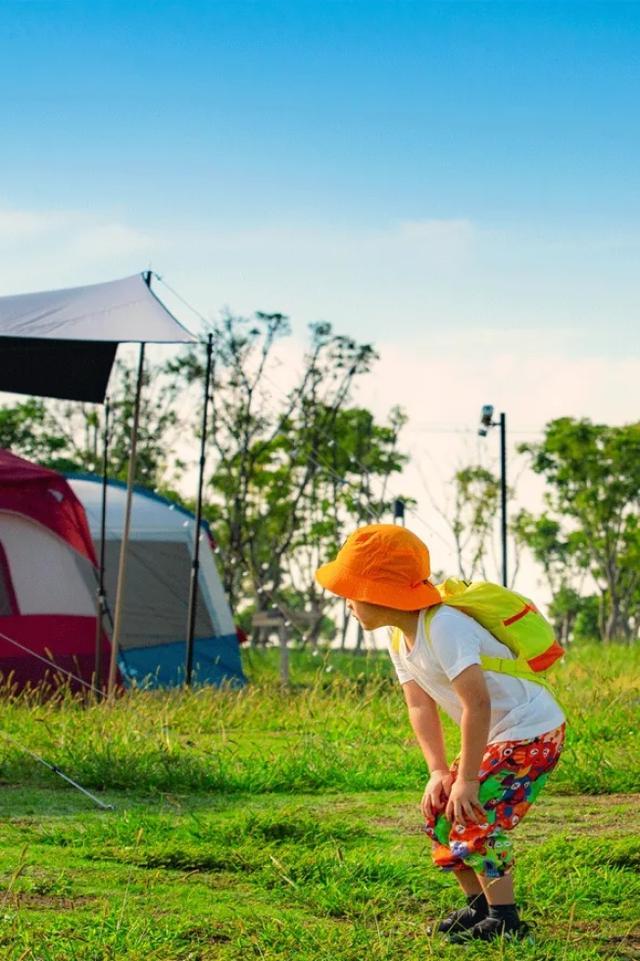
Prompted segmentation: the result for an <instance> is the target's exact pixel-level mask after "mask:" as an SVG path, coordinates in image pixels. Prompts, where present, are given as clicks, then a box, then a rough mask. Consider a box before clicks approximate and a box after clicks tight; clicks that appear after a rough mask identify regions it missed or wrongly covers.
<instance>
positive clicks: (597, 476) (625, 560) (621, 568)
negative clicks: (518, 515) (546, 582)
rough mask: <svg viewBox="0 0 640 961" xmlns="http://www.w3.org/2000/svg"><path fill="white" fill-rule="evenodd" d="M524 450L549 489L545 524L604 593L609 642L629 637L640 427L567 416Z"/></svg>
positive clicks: (638, 541) (635, 574)
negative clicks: (595, 422)
mask: <svg viewBox="0 0 640 961" xmlns="http://www.w3.org/2000/svg"><path fill="white" fill-rule="evenodd" d="M520 450H521V451H524V452H526V453H528V454H529V455H530V457H531V464H532V467H533V470H534V471H535V472H536V473H538V474H540V475H542V476H543V477H544V478H545V480H546V482H547V492H546V494H545V502H546V504H547V507H548V511H547V514H548V515H549V517H550V521H549V518H548V519H547V523H551V525H556V527H555V533H554V534H553V536H554V537H556V540H557V543H558V544H564V545H565V548H563V550H566V558H567V560H568V559H569V558H570V559H571V560H572V561H573V562H575V564H577V565H578V567H580V568H582V569H583V570H585V571H589V572H590V574H591V575H592V576H593V579H594V581H595V583H596V584H597V586H598V587H599V589H600V593H601V598H602V602H601V611H600V631H601V636H602V638H603V640H605V641H610V640H612V639H613V638H615V637H630V635H631V621H632V618H633V617H635V616H636V614H637V610H638V606H637V605H638V593H639V591H640V566H639V564H638V560H639V559H640V535H639V527H638V516H639V507H640V504H639V497H640V424H629V425H626V426H623V427H610V426H608V425H605V424H593V423H592V422H591V421H590V420H587V419H582V420H575V419H573V418H570V417H563V418H559V419H557V420H554V421H551V422H550V423H549V424H547V426H546V429H545V436H544V439H543V440H542V441H541V442H540V443H538V444H523V445H521V447H520ZM539 520H540V519H539ZM541 543H542V542H541ZM540 550H542V546H541V547H540Z"/></svg>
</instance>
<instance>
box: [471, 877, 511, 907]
mask: <svg viewBox="0 0 640 961" xmlns="http://www.w3.org/2000/svg"><path fill="white" fill-rule="evenodd" d="M476 880H477V882H478V884H480V885H482V890H483V891H484V896H485V898H486V899H487V901H488V902H489V904H491V905H494V904H514V902H515V894H514V891H513V870H511V871H509V872H508V873H507V874H504V875H503V876H502V877H501V878H488V877H487V876H486V874H479V875H478V876H477V878H476Z"/></svg>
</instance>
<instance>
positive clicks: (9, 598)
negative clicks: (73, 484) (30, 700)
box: [0, 450, 120, 689]
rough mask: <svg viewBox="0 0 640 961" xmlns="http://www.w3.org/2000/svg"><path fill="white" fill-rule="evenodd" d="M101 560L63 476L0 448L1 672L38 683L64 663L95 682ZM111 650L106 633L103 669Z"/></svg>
mask: <svg viewBox="0 0 640 961" xmlns="http://www.w3.org/2000/svg"><path fill="white" fill-rule="evenodd" d="M96 567H97V561H96V556H95V552H94V549H93V543H92V541H91V534H90V532H89V528H88V526H87V520H86V516H85V512H84V510H83V508H82V505H81V504H80V502H79V501H78V499H77V497H76V496H75V494H74V493H73V491H72V490H71V488H70V486H69V484H68V483H67V481H66V480H65V479H64V477H62V476H61V475H60V474H58V473H57V472H56V471H53V470H48V469H47V468H44V467H39V466H38V465H37V464H32V463H30V462H29V461H27V460H24V459H23V458H21V457H17V456H16V455H15V454H12V453H10V452H9V451H6V450H0V673H1V674H2V676H3V677H4V678H5V679H7V678H10V677H11V678H12V680H13V681H14V682H16V684H17V685H18V687H24V685H25V684H38V683H40V682H42V681H44V680H49V681H51V680H52V678H53V676H54V675H55V674H56V671H55V668H56V667H58V668H62V670H64V671H68V672H70V673H72V674H74V675H75V676H76V677H79V678H81V679H82V680H83V681H84V682H85V683H86V684H89V683H91V677H92V674H93V672H94V668H95V641H96V601H95V592H96ZM109 655H110V645H109V642H108V640H107V638H106V637H103V643H102V666H103V669H106V668H108V664H109ZM58 677H59V678H63V677H64V675H60V674H58ZM118 682H120V678H118ZM72 686H73V687H74V688H76V689H77V687H78V686H79V685H78V684H77V683H74V684H73V685H72Z"/></svg>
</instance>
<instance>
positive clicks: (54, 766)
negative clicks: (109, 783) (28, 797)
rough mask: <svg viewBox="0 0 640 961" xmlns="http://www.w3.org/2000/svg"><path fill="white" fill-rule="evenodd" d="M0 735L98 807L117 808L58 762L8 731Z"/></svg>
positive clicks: (106, 809)
mask: <svg viewBox="0 0 640 961" xmlns="http://www.w3.org/2000/svg"><path fill="white" fill-rule="evenodd" d="M0 735H2V737H4V738H6V740H7V741H10V742H11V743H12V744H15V746H16V747H17V748H19V749H20V750H21V751H24V752H25V754H28V755H29V756H30V757H32V758H34V760H36V761H38V762H39V763H40V764H44V766H45V767H46V768H49V770H50V771H53V773H54V774H57V775H59V776H60V777H61V778H63V779H64V780H65V781H67V782H68V783H69V784H71V785H73V787H74V788H76V789H77V790H78V791H81V792H82V793H83V794H86V796H87V797H88V798H91V800H92V801H93V803H94V804H97V805H98V807H99V808H102V810H103V811H114V810H115V808H114V806H113V804H105V803H104V801H101V800H100V798H97V797H95V795H93V794H92V793H91V792H90V791H87V789H86V788H85V787H82V785H81V784H77V783H76V781H74V780H73V778H70V777H69V775H68V774H65V773H64V771H61V770H60V768H59V767H58V766H57V764H49V762H48V761H45V759H44V758H43V757H40V755H39V754H36V753H35V751H30V750H29V748H28V747H24V745H23V744H20V742H19V741H16V739H15V738H13V737H11V735H10V734H7V733H6V731H0Z"/></svg>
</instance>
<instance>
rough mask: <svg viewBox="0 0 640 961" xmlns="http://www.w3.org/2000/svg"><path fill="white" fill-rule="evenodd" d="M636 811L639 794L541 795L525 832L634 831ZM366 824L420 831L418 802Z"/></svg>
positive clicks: (538, 835)
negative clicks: (558, 829) (392, 814)
mask: <svg viewBox="0 0 640 961" xmlns="http://www.w3.org/2000/svg"><path fill="white" fill-rule="evenodd" d="M638 810H640V794H586V795H571V796H568V795H566V796H565V795H549V796H547V797H545V796H544V795H543V796H542V797H541V799H540V801H539V802H538V803H536V804H534V805H533V806H532V807H531V809H530V810H529V811H528V812H527V816H526V824H527V827H526V830H525V832H524V833H525V834H526V836H527V838H530V839H531V840H536V839H539V838H541V837H546V836H548V835H549V833H550V831H551V830H553V831H554V833H555V830H556V829H557V828H560V829H561V830H562V831H570V832H571V833H572V834H574V835H591V836H593V835H603V834H604V835H606V834H615V835H616V836H617V837H619V836H620V835H625V834H636V833H637V812H638ZM369 823H370V824H371V825H372V827H374V828H378V829H382V830H395V831H399V832H400V833H402V834H422V833H423V831H422V827H421V816H420V812H419V811H418V804H417V802H416V804H415V805H413V804H412V805H402V806H398V809H397V814H395V816H391V815H387V816H385V817H376V818H371V819H370V820H369Z"/></svg>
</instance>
